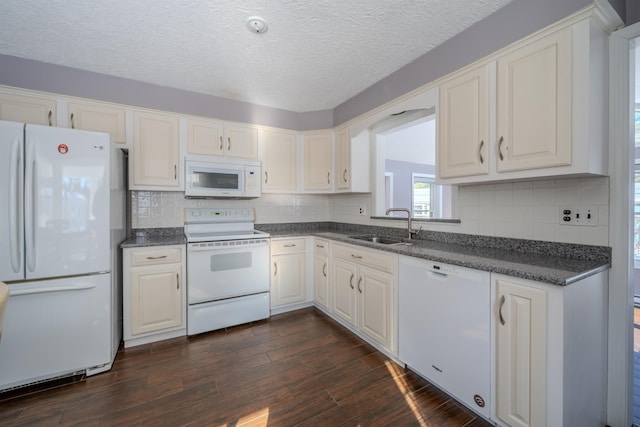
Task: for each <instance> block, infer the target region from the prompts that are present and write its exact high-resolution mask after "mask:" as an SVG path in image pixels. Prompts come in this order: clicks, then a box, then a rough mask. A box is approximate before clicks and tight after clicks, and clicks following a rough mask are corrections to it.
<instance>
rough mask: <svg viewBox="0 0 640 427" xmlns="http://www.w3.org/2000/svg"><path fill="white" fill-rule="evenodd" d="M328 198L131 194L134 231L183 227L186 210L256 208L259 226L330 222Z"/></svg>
mask: <svg viewBox="0 0 640 427" xmlns="http://www.w3.org/2000/svg"><path fill="white" fill-rule="evenodd" d="M329 197H330V196H328V195H303V194H263V195H262V197H260V198H258V199H250V200H233V199H224V200H222V199H186V198H185V197H184V193H181V192H169V191H132V192H131V228H163V227H182V226H183V225H184V208H254V209H255V212H256V222H257V223H280V222H312V221H327V218H329Z"/></svg>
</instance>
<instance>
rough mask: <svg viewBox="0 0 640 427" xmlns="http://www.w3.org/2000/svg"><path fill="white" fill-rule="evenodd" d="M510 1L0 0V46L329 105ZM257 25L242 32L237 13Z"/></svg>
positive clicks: (201, 87)
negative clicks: (258, 29)
mask: <svg viewBox="0 0 640 427" xmlns="http://www.w3.org/2000/svg"><path fill="white" fill-rule="evenodd" d="M509 1H510V0H475V1H472V0H423V1H418V0H414V1H402V0H400V1H389V0H342V1H339V0H278V1H265V0H246V1H237V0H208V1H207V0H181V1H177V0H134V1H132V0H100V1H87V0H48V1H42V0H1V2H0V53H2V54H7V55H12V56H17V57H21V58H27V59H35V60H39V61H43V62H48V63H52V64H58V65H65V66H69V67H74V68H79V69H83V70H89V71H95V72H99V73H104V74H109V75H113V76H118V77H124V78H129V79H133V80H138V81H143V82H148V83H153V84H157V85H161V86H168V87H174V88H179V89H185V90H189V91H193V92H198V93H204V94H209V95H216V96H222V97H227V98H233V99H238V100H242V101H248V102H252V103H255V104H261V105H267V106H271V107H277V108H283V109H286V110H290V111H297V112H303V111H316V110H325V109H332V108H334V107H336V106H337V105H339V104H341V103H342V102H344V101H346V100H348V99H350V98H351V97H353V96H354V95H356V94H358V93H360V92H362V91H363V90H364V89H366V88H367V87H369V86H371V85H372V84H374V83H376V82H377V81H379V80H381V79H382V78H384V77H386V76H388V75H389V74H391V73H393V72H394V71H396V70H397V69H399V68H401V67H402V66H404V65H406V64H408V63H409V62H411V61H413V60H414V59H416V58H417V57H419V56H421V55H422V54H424V53H425V52H427V51H429V50H431V49H432V48H434V47H435V46H437V45H439V44H440V43H442V42H443V41H445V40H447V39H449V38H451V37H452V36H454V35H455V34H457V33H459V32H461V31H462V30H464V29H465V28H467V27H469V26H470V25H472V24H473V23H474V22H477V21H479V20H481V19H482V18H484V17H486V16H487V15H489V14H491V13H492V12H494V11H496V10H497V9H498V8H500V7H502V6H504V5H505V4H506V3H508V2H509ZM252 15H258V16H261V17H263V18H264V19H265V20H266V21H267V24H268V26H269V29H268V31H267V32H266V33H265V34H254V33H251V32H250V31H249V30H248V29H247V27H246V20H247V18H248V17H249V16H252Z"/></svg>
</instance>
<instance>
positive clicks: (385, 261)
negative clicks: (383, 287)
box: [332, 244, 394, 273]
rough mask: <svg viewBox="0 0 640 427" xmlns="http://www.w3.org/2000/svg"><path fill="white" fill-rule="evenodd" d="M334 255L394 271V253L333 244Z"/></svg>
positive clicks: (382, 269)
mask: <svg viewBox="0 0 640 427" xmlns="http://www.w3.org/2000/svg"><path fill="white" fill-rule="evenodd" d="M332 250H333V256H334V257H336V258H342V259H344V260H348V261H351V262H355V263H358V264H360V265H364V266H367V267H371V268H375V269H376V270H380V271H386V272H387V273H393V270H394V268H393V266H394V255H393V254H388V253H385V252H381V251H373V250H367V249H360V248H357V247H355V246H346V245H341V244H334V245H333V249H332Z"/></svg>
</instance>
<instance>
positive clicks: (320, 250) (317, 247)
mask: <svg viewBox="0 0 640 427" xmlns="http://www.w3.org/2000/svg"><path fill="white" fill-rule="evenodd" d="M313 250H314V252H315V253H317V254H323V255H327V254H328V253H329V242H328V241H327V240H322V239H315V241H314V242H313Z"/></svg>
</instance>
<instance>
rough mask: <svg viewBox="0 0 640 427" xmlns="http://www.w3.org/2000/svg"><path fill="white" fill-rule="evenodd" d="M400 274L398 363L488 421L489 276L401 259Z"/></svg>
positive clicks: (448, 266)
mask: <svg viewBox="0 0 640 427" xmlns="http://www.w3.org/2000/svg"><path fill="white" fill-rule="evenodd" d="M399 274H400V276H399V279H400V280H399V283H400V288H399V301H400V302H399V337H398V349H399V356H400V360H401V361H402V362H403V363H405V364H406V365H407V366H408V367H410V368H411V369H412V370H414V371H416V372H417V373H419V374H420V375H421V376H423V377H425V378H426V379H428V380H429V381H431V382H433V383H434V384H436V385H438V386H439V387H440V388H442V389H443V390H445V391H446V392H447V393H449V394H451V395H452V396H454V397H455V398H456V399H458V400H459V401H460V402H462V403H464V404H465V405H467V406H468V407H469V408H471V409H473V410H474V411H476V412H478V413H479V414H481V415H483V416H485V417H486V418H489V416H490V415H491V414H490V412H491V405H490V397H491V333H490V317H491V300H490V299H491V286H490V276H489V273H488V272H485V271H478V270H472V269H469V268H464V267H458V266H452V265H448V264H442V263H438V262H432V261H427V260H423V259H419V258H413V257H407V256H400V273H399Z"/></svg>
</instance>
